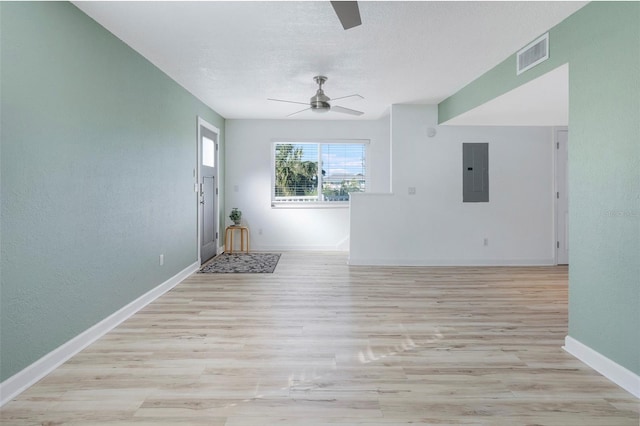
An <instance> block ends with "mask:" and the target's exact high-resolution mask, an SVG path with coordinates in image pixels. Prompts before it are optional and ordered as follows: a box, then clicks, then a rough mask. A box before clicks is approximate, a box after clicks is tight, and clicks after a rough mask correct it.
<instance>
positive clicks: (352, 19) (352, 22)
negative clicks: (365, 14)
mask: <svg viewBox="0 0 640 426" xmlns="http://www.w3.org/2000/svg"><path fill="white" fill-rule="evenodd" d="M331 6H333V10H335V11H336V15H338V19H340V23H341V24H342V28H344V29H345V30H348V29H349V28H353V27H357V26H358V25H362V20H361V19H360V9H359V8H358V2H357V1H332V2H331Z"/></svg>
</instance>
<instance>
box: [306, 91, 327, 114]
mask: <svg viewBox="0 0 640 426" xmlns="http://www.w3.org/2000/svg"><path fill="white" fill-rule="evenodd" d="M330 100H331V99H330V98H329V97H328V96H327V95H325V94H324V92H323V91H322V89H318V91H317V92H316V94H315V96H312V97H311V99H310V100H309V105H310V106H311V109H312V110H313V111H316V112H327V111H329V109H331V105H330V104H329V101H330Z"/></svg>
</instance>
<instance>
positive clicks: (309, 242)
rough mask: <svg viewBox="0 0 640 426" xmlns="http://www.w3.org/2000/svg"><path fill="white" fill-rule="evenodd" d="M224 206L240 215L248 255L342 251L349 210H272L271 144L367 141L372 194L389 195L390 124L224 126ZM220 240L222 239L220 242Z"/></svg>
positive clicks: (261, 122)
mask: <svg viewBox="0 0 640 426" xmlns="http://www.w3.org/2000/svg"><path fill="white" fill-rule="evenodd" d="M225 130H226V133H225V134H226V153H225V164H226V166H227V167H226V182H225V189H226V190H225V205H226V208H227V210H228V211H227V212H225V217H226V218H227V225H228V224H230V221H229V219H228V215H229V212H230V211H231V208H232V207H238V208H239V209H240V210H242V212H243V222H244V223H245V224H247V225H248V226H249V227H250V230H251V248H252V250H347V249H348V246H349V241H348V239H349V209H348V208H344V207H343V208H281V207H279V208H272V207H271V146H272V145H271V144H272V141H273V140H277V139H279V138H281V139H286V140H290V139H296V138H299V139H301V140H309V139H323V138H325V139H370V141H371V142H370V145H369V148H368V152H367V157H368V160H369V164H368V168H369V170H370V172H371V174H370V178H371V180H370V182H371V189H372V190H373V191H376V192H388V191H389V190H390V170H389V167H390V162H389V156H390V154H389V134H390V131H389V118H388V117H387V118H385V119H382V120H378V121H315V120H313V121H312V120H226V125H225ZM222 237H224V235H223V236H222Z"/></svg>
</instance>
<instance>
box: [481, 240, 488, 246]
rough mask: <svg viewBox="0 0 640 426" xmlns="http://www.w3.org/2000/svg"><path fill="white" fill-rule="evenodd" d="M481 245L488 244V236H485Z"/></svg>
mask: <svg viewBox="0 0 640 426" xmlns="http://www.w3.org/2000/svg"><path fill="white" fill-rule="evenodd" d="M482 245H483V246H485V247H486V246H488V245H489V239H488V238H485V239H484V240H483V241H482Z"/></svg>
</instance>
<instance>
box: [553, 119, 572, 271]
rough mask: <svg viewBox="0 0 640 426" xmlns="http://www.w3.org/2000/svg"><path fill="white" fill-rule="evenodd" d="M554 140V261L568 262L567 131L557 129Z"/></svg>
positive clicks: (562, 263)
mask: <svg viewBox="0 0 640 426" xmlns="http://www.w3.org/2000/svg"><path fill="white" fill-rule="evenodd" d="M555 133H556V134H555V140H556V263H557V264H558V265H567V264H569V185H568V183H569V174H568V170H569V155H568V154H569V147H568V145H569V131H568V130H567V129H557V130H556V132H555Z"/></svg>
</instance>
